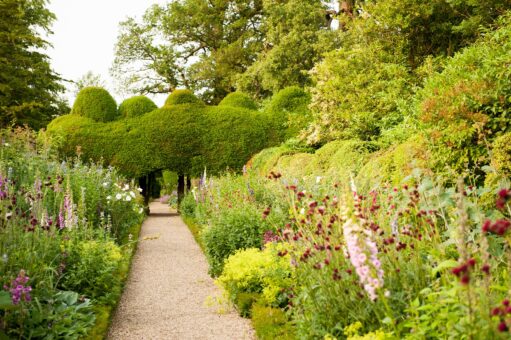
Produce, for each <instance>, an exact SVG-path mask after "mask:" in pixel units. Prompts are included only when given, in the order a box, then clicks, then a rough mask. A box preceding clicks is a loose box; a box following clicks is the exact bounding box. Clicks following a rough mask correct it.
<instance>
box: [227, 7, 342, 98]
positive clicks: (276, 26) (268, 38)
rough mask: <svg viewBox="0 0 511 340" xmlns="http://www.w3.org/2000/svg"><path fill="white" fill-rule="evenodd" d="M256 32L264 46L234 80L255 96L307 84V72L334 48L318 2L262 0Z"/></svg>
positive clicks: (334, 44) (324, 9) (335, 42)
mask: <svg viewBox="0 0 511 340" xmlns="http://www.w3.org/2000/svg"><path fill="white" fill-rule="evenodd" d="M262 4H263V17H262V19H261V25H260V28H259V29H260V31H261V34H262V35H263V37H264V44H265V47H266V48H264V49H263V50H262V51H261V52H260V53H259V54H258V56H257V59H256V60H255V62H253V63H252V64H251V65H250V66H249V67H248V69H247V70H246V71H245V72H244V73H243V74H241V75H239V76H238V77H237V83H236V84H237V87H238V88H239V89H241V90H242V91H244V92H247V93H250V94H252V95H254V96H256V97H267V96H269V95H270V94H272V93H273V94H276V93H277V92H278V91H280V90H282V89H284V88H286V87H288V86H306V85H309V84H310V75H309V74H308V73H307V72H308V71H309V70H310V69H312V68H313V66H314V64H315V63H316V62H318V61H319V60H320V59H321V55H322V54H323V53H325V52H327V51H330V50H333V49H335V48H336V47H337V46H338V39H336V33H335V32H334V31H331V30H329V29H328V28H327V27H326V23H325V13H326V6H325V2H324V1H319V0H307V1H304V0H285V1H281V0H264V1H262Z"/></svg>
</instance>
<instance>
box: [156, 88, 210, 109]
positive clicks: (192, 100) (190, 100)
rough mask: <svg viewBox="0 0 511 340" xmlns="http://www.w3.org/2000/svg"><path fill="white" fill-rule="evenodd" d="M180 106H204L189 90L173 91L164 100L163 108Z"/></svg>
mask: <svg viewBox="0 0 511 340" xmlns="http://www.w3.org/2000/svg"><path fill="white" fill-rule="evenodd" d="M181 104H204V103H203V102H202V100H200V99H199V98H198V97H197V96H196V95H195V94H193V92H192V91H190V90H174V91H172V93H171V94H170V95H169V96H168V97H167V100H165V106H171V105H181Z"/></svg>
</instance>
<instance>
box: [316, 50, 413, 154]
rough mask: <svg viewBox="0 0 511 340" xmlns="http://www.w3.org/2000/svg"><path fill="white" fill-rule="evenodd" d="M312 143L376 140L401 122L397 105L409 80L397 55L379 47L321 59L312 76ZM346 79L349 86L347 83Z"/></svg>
mask: <svg viewBox="0 0 511 340" xmlns="http://www.w3.org/2000/svg"><path fill="white" fill-rule="evenodd" d="M312 75H313V79H314V82H315V84H316V85H315V86H314V87H313V88H312V90H311V92H312V103H311V108H312V112H313V116H314V119H313V123H312V125H311V127H310V128H309V130H308V132H307V140H308V142H309V143H310V144H318V143H319V144H321V143H324V142H325V141H331V140H335V139H353V138H357V139H361V140H374V139H376V138H377V137H378V136H379V135H380V133H381V132H382V131H383V130H385V129H389V128H390V127H392V126H394V125H395V124H397V123H398V122H400V121H401V120H402V114H401V112H400V111H399V102H400V101H402V100H405V99H406V98H409V97H410V94H411V93H410V92H411V91H410V87H411V86H412V84H413V83H412V81H411V78H410V75H409V73H408V70H407V68H406V66H404V65H403V63H402V59H401V58H400V56H399V55H395V54H390V53H387V52H385V50H384V49H382V47H381V46H380V45H365V44H364V45H362V44H361V45H356V46H351V47H350V48H345V49H339V50H336V51H333V52H330V53H328V54H326V55H325V58H324V60H323V61H322V62H321V63H319V64H317V65H316V66H315V67H314V69H313V71H312ZM347 79H349V81H347Z"/></svg>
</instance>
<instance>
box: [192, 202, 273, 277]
mask: <svg viewBox="0 0 511 340" xmlns="http://www.w3.org/2000/svg"><path fill="white" fill-rule="evenodd" d="M268 228H269V227H268V226H267V224H266V223H265V222H264V221H262V220H261V215H260V212H259V211H257V209H254V208H253V207H251V206H246V207H245V208H244V209H241V208H237V209H230V210H228V211H225V213H223V214H221V215H218V216H215V217H214V220H213V221H212V225H211V226H210V227H208V228H206V229H205V230H204V232H203V234H202V236H203V239H204V246H205V247H206V256H207V258H208V262H209V265H210V269H209V272H210V273H211V275H213V276H218V275H220V274H221V273H222V269H223V267H224V261H225V260H227V258H228V257H229V256H230V255H233V254H234V253H235V252H236V250H238V249H247V248H253V247H256V248H260V247H261V246H262V237H263V234H264V232H265V231H266V230H268Z"/></svg>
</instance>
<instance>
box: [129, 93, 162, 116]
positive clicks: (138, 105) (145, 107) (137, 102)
mask: <svg viewBox="0 0 511 340" xmlns="http://www.w3.org/2000/svg"><path fill="white" fill-rule="evenodd" d="M157 108H158V106H156V104H155V103H154V102H153V101H152V100H151V99H149V98H147V97H146V96H135V97H131V98H128V99H126V100H124V101H123V102H122V103H121V105H119V115H121V116H122V117H124V118H130V117H137V116H141V115H143V114H144V113H148V112H151V111H153V110H155V109H157Z"/></svg>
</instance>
